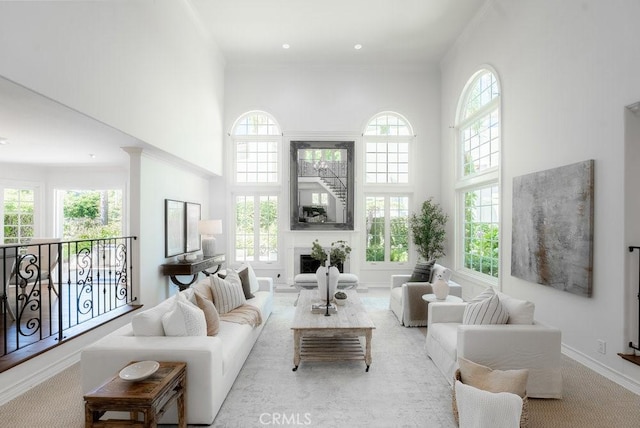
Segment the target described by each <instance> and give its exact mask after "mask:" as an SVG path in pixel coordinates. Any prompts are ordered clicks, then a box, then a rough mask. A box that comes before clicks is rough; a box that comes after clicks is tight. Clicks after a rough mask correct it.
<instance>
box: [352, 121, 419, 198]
mask: <svg viewBox="0 0 640 428" xmlns="http://www.w3.org/2000/svg"><path fill="white" fill-rule="evenodd" d="M383 116H395V117H396V118H397V119H398V120H399V121H402V122H403V123H404V126H406V128H407V130H408V135H393V134H389V135H378V134H369V133H368V132H367V130H368V129H369V127H370V126H374V125H372V124H371V123H372V122H374V121H376V120H378V119H379V118H380V117H383ZM413 140H414V133H413V127H412V126H411V123H410V122H409V121H408V120H407V118H405V117H404V116H403V115H401V114H400V113H396V112H394V111H383V112H380V113H377V114H376V115H374V116H373V117H372V118H371V119H369V120H368V121H367V124H366V125H365V131H364V132H363V134H362V142H363V152H364V153H363V160H364V161H363V169H364V181H363V182H364V183H365V185H367V186H398V185H400V186H407V185H409V184H410V183H411V182H412V168H411V152H412V146H413ZM369 143H384V144H387V145H388V144H393V143H399V144H406V145H407V162H406V165H407V170H408V171H407V182H406V183H405V182H393V181H389V180H388V176H387V180H386V181H383V182H378V181H368V180H367V168H368V165H369V161H368V159H367V155H368V153H369V152H368V151H367V145H368V144H369ZM385 153H388V151H387V152H385ZM376 164H377V163H376ZM398 164H399V165H400V164H402V163H401V162H399V163H398ZM388 171H389V169H388V164H387V171H386V172H385V174H388Z"/></svg>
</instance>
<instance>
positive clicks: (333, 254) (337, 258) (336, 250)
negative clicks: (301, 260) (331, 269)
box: [310, 239, 351, 267]
mask: <svg viewBox="0 0 640 428" xmlns="http://www.w3.org/2000/svg"><path fill="white" fill-rule="evenodd" d="M350 253H351V247H350V246H349V244H348V243H347V241H342V240H338V241H335V242H332V243H331V248H329V252H327V251H326V250H325V249H324V248H323V247H322V245H320V242H318V240H317V239H316V240H315V241H313V244H312V245H311V254H310V255H311V258H312V259H315V260H318V261H319V262H320V264H321V265H322V266H324V265H325V264H326V262H327V257H328V258H329V266H336V267H338V266H339V265H341V264H344V262H345V261H346V260H347V259H348V258H349V254H350Z"/></svg>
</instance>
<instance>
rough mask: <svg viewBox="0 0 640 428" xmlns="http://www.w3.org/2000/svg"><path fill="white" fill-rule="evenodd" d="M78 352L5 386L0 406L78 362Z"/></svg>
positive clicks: (1, 394) (0, 392) (0, 397)
mask: <svg viewBox="0 0 640 428" xmlns="http://www.w3.org/2000/svg"><path fill="white" fill-rule="evenodd" d="M80 351H81V350H78V351H76V352H74V353H72V354H70V355H68V356H65V357H64V358H62V359H61V360H59V361H57V362H56V363H54V364H47V365H46V367H42V368H41V369H39V370H35V371H34V372H33V373H30V374H29V375H28V376H26V377H23V378H21V379H20V380H19V381H18V382H15V383H14V384H13V385H6V387H5V388H3V390H2V391H0V405H3V404H6V403H8V402H9V401H11V400H13V399H14V398H17V397H19V396H21V395H22V394H24V393H25V392H27V391H28V390H30V389H31V388H33V387H35V386H37V385H39V384H40V383H42V382H44V381H46V380H48V379H49V378H51V377H53V376H55V375H57V374H58V373H60V372H61V371H63V370H65V369H67V368H69V367H71V366H72V365H74V364H75V363H77V362H79V361H80ZM36 358H37V357H36ZM36 358H34V359H33V360H35V359H36ZM33 360H31V361H28V362H26V363H23V364H25V365H27V364H29V363H30V362H34V363H35V361H33ZM34 366H35V364H34Z"/></svg>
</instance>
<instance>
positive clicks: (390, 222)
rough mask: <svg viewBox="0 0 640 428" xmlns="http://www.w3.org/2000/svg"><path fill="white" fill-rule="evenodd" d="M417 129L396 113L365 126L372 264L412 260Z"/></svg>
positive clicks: (379, 116) (368, 248)
mask: <svg viewBox="0 0 640 428" xmlns="http://www.w3.org/2000/svg"><path fill="white" fill-rule="evenodd" d="M412 140H413V130H412V128H411V125H410V124H409V122H408V121H407V120H406V119H405V118H404V117H402V116H401V115H399V114H398V113H394V112H382V113H379V114H377V115H375V116H374V117H373V118H372V119H371V120H370V121H369V123H368V124H367V126H366V127H365V131H364V132H363V141H364V147H365V200H364V204H365V210H366V213H365V214H366V228H367V235H366V256H365V261H366V262H369V263H380V262H388V263H403V262H407V261H408V259H409V232H408V230H409V229H408V224H409V199H410V195H409V193H408V191H407V189H408V188H407V185H408V184H409V151H410V148H411V141H412Z"/></svg>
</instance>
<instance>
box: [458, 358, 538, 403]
mask: <svg viewBox="0 0 640 428" xmlns="http://www.w3.org/2000/svg"><path fill="white" fill-rule="evenodd" d="M458 364H459V365H460V379H461V380H462V382H463V383H464V384H466V385H471V386H473V387H476V388H479V389H483V390H485V391H489V392H510V393H512V394H516V395H519V396H520V397H524V396H525V395H526V393H527V380H528V379H529V370H528V369H518V370H493V369H492V368H490V367H487V366H483V365H482V364H477V363H474V362H473V361H470V360H467V359H466V358H462V357H458Z"/></svg>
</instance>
